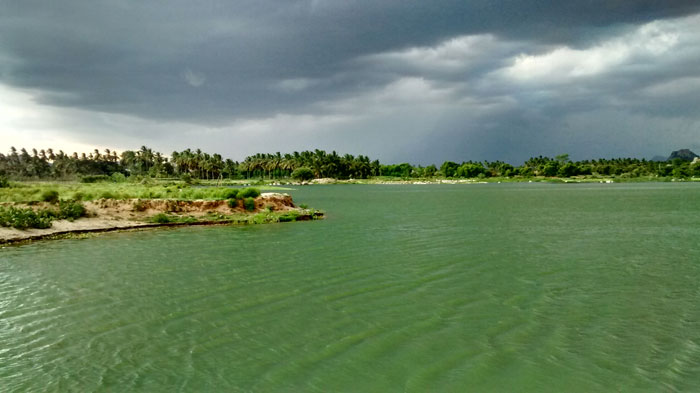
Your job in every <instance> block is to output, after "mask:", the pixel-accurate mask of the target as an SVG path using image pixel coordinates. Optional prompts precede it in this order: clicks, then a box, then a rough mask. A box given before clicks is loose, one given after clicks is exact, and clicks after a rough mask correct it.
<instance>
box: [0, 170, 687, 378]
mask: <svg viewBox="0 0 700 393" xmlns="http://www.w3.org/2000/svg"><path fill="white" fill-rule="evenodd" d="M290 193H291V194H292V195H293V197H294V199H295V201H296V202H297V203H306V204H308V205H309V206H313V207H317V208H321V209H324V210H326V212H327V218H326V219H325V220H323V221H315V222H300V223H286V224H274V225H258V226H248V227H208V228H204V227H191V228H181V229H163V230H149V231H142V232H126V233H111V234H105V235H102V236H99V237H95V238H90V239H83V240H58V241H47V242H39V243H35V244H31V245H26V246H20V247H8V248H5V249H2V250H0V391H3V392H4V391H10V392H14V391H17V392H24V391H44V390H47V391H133V390H140V391H167V392H172V391H193V392H197V391H226V392H238V391H240V392H245V391H251V392H268V391H270V392H315V391H317V392H329V391H349V392H404V391H406V392H428V391H430V392H457V391H480V392H483V391H537V392H542V391H559V392H561V391H566V392H577V391H578V392H592V391H641V392H643V391H698V390H700V184H687V183H686V184H677V183H676V184H671V183H666V184H622V185H620V184H587V185H552V184H488V185H439V186H438V185H415V186H409V185H391V186H389V185H387V186H380V185H373V186H360V185H357V186H355V185H336V186H313V187H301V188H299V189H297V190H295V191H291V192H290Z"/></svg>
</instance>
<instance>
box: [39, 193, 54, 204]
mask: <svg viewBox="0 0 700 393" xmlns="http://www.w3.org/2000/svg"><path fill="white" fill-rule="evenodd" d="M41 200H42V201H44V202H48V203H56V202H58V191H56V190H46V191H44V192H42V193H41Z"/></svg>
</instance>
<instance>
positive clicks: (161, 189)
mask: <svg viewBox="0 0 700 393" xmlns="http://www.w3.org/2000/svg"><path fill="white" fill-rule="evenodd" d="M255 188H256V189H258V190H261V191H267V190H274V191H284V190H288V189H285V188H280V187H274V188H273V187H266V186H263V187H255ZM49 192H56V193H58V198H59V199H61V200H76V201H92V200H96V199H178V200H195V199H205V200H220V199H229V198H230V197H231V187H225V186H218V187H217V186H216V185H215V184H211V185H209V184H204V185H188V184H185V183H184V182H170V181H150V182H147V183H88V184H85V183H78V182H11V183H10V186H9V187H4V188H0V202H23V203H27V202H41V201H44V200H45V198H44V196H45V195H46V194H47V193H49Z"/></svg>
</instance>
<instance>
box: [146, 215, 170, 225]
mask: <svg viewBox="0 0 700 393" xmlns="http://www.w3.org/2000/svg"><path fill="white" fill-rule="evenodd" d="M170 221H171V220H170V217H168V215H167V214H165V213H158V214H156V215H155V216H153V217H151V222H154V223H156V224H167V223H169V222H170Z"/></svg>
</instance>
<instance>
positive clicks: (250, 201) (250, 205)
mask: <svg viewBox="0 0 700 393" xmlns="http://www.w3.org/2000/svg"><path fill="white" fill-rule="evenodd" d="M243 207H245V209H246V210H248V211H249V212H252V211H253V210H255V198H253V197H248V198H245V199H244V200H243Z"/></svg>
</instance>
